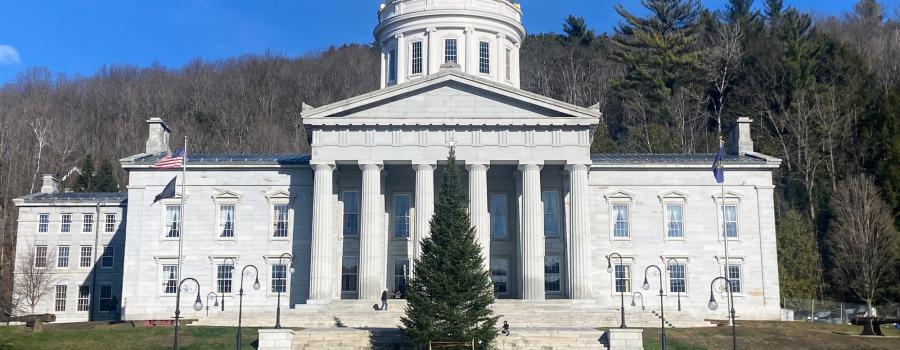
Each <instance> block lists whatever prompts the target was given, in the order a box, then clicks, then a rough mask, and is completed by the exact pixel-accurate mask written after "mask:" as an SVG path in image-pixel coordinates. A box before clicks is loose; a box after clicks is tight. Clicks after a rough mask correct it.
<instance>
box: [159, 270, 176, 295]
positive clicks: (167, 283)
mask: <svg viewBox="0 0 900 350" xmlns="http://www.w3.org/2000/svg"><path fill="white" fill-rule="evenodd" d="M162 286H163V294H175V292H177V291H178V265H163V266H162Z"/></svg>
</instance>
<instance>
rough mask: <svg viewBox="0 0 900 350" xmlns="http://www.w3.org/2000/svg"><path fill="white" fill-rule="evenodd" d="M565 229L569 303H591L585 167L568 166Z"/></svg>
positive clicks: (588, 211)
mask: <svg viewBox="0 0 900 350" xmlns="http://www.w3.org/2000/svg"><path fill="white" fill-rule="evenodd" d="M566 169H567V170H568V171H569V227H568V229H567V230H566V235H567V236H566V257H567V263H566V269H567V271H568V276H567V278H566V280H567V281H568V284H567V286H568V291H569V299H592V298H593V293H592V292H591V285H592V284H593V281H592V280H591V277H590V276H591V275H590V271H588V269H589V267H590V266H591V265H590V264H591V257H590V244H589V243H590V230H591V224H590V219H591V218H590V210H589V206H590V203H589V201H588V170H589V166H588V165H587V164H570V165H567V166H566Z"/></svg>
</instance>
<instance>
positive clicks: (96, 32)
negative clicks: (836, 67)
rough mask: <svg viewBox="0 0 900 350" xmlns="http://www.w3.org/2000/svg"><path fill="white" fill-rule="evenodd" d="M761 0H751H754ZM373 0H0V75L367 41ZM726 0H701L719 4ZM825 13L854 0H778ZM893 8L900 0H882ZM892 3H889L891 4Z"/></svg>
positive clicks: (570, 9) (599, 2)
mask: <svg viewBox="0 0 900 350" xmlns="http://www.w3.org/2000/svg"><path fill="white" fill-rule="evenodd" d="M761 1H762V0H757V2H758V3H759V2H761ZM380 2H381V1H380V0H294V1H288V0H280V1H279V0H272V1H263V0H257V1H249V0H244V1H237V0H233V1H224V0H222V1H212V0H159V1H149V0H147V1H131V0H126V1H121V0H85V1H68V0H48V1H31V0H21V1H15V2H13V1H8V0H0V9H2V11H0V84H2V83H4V82H9V81H12V80H14V79H15V77H16V76H17V75H18V74H19V73H20V72H21V71H23V70H25V69H28V68H31V67H40V66H43V67H47V68H49V69H50V70H51V71H53V72H55V73H65V74H69V75H74V74H80V75H91V74H93V72H95V71H96V70H97V69H98V68H99V67H101V66H103V65H115V64H130V65H137V66H147V65H150V64H152V63H154V62H158V63H160V64H162V65H164V66H167V67H180V66H182V65H183V64H185V63H186V62H188V61H190V60H191V59H194V58H202V59H207V60H216V59H222V58H227V57H233V56H238V55H242V54H258V53H263V52H266V51H271V52H275V53H280V54H284V55H288V56H297V55H302V54H305V53H309V52H313V51H316V50H320V49H323V48H327V47H328V46H330V45H340V44H344V43H352V42H358V43H368V42H371V41H372V35H371V33H372V28H373V27H374V26H375V24H376V18H375V11H376V9H377V7H378V4H379V3H380ZM521 2H522V6H523V9H524V12H525V18H524V21H525V26H526V28H527V29H528V31H529V32H530V33H539V32H559V31H560V28H561V23H562V19H563V18H564V17H565V16H567V15H569V14H576V15H579V16H583V17H585V18H586V19H587V22H588V25H590V26H591V27H594V28H596V29H597V30H598V31H607V30H610V29H611V28H612V27H613V26H615V24H616V23H618V22H619V18H618V16H617V15H616V13H615V11H613V6H614V5H615V4H622V5H623V6H625V8H627V9H629V10H632V11H636V12H641V6H640V1H639V0H522V1H521ZM725 2H726V0H703V4H704V5H705V6H707V7H709V8H715V9H719V8H722V7H723V4H724V3H725ZM785 2H786V3H787V4H788V5H791V6H795V7H798V8H800V9H802V10H806V11H813V12H814V13H818V14H823V15H828V14H838V13H841V12H845V11H849V10H850V9H851V8H852V6H853V3H854V2H855V0H786V1H785ZM882 3H885V4H887V7H889V8H891V9H893V8H894V7H897V6H900V5H898V4H900V0H882ZM890 12H892V11H890Z"/></svg>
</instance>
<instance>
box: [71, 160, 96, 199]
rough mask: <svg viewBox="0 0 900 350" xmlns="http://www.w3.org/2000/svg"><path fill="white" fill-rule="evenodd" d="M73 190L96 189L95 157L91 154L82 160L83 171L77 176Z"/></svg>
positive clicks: (90, 190)
mask: <svg viewBox="0 0 900 350" xmlns="http://www.w3.org/2000/svg"><path fill="white" fill-rule="evenodd" d="M72 191H73V192H92V191H94V158H93V157H91V155H90V154H88V155H86V156H84V159H82V160H81V173H79V174H78V176H77V177H76V178H75V182H74V183H73V184H72Z"/></svg>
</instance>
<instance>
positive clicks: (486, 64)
mask: <svg viewBox="0 0 900 350" xmlns="http://www.w3.org/2000/svg"><path fill="white" fill-rule="evenodd" d="M478 74H482V75H491V42H490V41H487V40H480V41H478Z"/></svg>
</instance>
